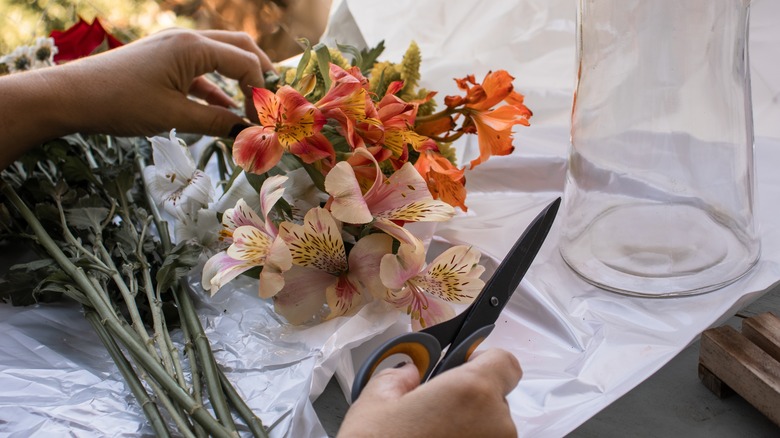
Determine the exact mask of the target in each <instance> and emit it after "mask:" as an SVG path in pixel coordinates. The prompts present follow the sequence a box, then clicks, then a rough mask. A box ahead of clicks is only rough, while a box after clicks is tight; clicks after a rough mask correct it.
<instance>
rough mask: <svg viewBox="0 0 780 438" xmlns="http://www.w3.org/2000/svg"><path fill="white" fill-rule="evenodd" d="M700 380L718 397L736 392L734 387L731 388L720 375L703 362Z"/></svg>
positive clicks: (700, 367)
mask: <svg viewBox="0 0 780 438" xmlns="http://www.w3.org/2000/svg"><path fill="white" fill-rule="evenodd" d="M699 380H701V383H702V384H704V386H706V387H707V389H709V390H710V391H712V393H713V394H715V395H716V396H717V397H718V398H725V397H728V396H730V395H731V394H733V393H734V390H733V389H731V388H729V386H728V385H726V384H725V383H723V380H720V379H719V378H718V376H716V375H715V374H713V373H712V371H710V370H709V369H707V367H705V366H704V365H702V364H699Z"/></svg>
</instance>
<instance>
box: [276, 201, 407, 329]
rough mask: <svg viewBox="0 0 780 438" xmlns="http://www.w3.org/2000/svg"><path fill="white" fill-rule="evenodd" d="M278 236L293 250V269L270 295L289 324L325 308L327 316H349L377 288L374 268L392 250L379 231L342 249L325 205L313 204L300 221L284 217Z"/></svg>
mask: <svg viewBox="0 0 780 438" xmlns="http://www.w3.org/2000/svg"><path fill="white" fill-rule="evenodd" d="M279 235H280V236H281V237H282V238H283V239H284V241H285V242H286V243H287V247H288V248H290V251H291V253H292V260H293V264H294V265H295V266H293V268H292V269H291V270H290V271H289V275H288V277H289V281H288V282H287V283H286V284H285V287H284V289H282V291H281V292H279V293H278V294H277V295H276V296H275V297H274V306H275V308H276V311H277V312H278V313H279V314H281V315H282V316H284V317H285V318H287V320H288V321H290V322H291V323H293V324H300V323H303V322H306V321H307V320H309V319H311V318H312V317H313V316H315V315H316V314H317V313H318V312H320V311H321V310H322V308H323V305H324V304H325V303H327V304H328V307H329V308H330V314H329V315H327V316H326V318H327V319H331V318H335V317H337V316H342V315H351V314H353V313H354V312H356V311H357V309H358V308H359V306H360V305H361V304H362V303H364V302H365V301H366V300H367V299H370V296H371V295H372V294H375V293H376V291H378V290H383V287H382V285H381V282H380V281H379V278H378V277H377V275H376V273H377V272H378V271H379V264H380V262H381V260H382V257H383V256H385V255H387V254H390V253H391V252H392V239H391V238H390V236H387V235H384V234H372V235H369V236H365V237H363V238H362V239H360V240H358V241H357V242H356V243H355V246H353V247H352V250H351V251H350V253H349V257H347V254H346V248H345V246H344V241H343V240H342V238H341V231H340V227H339V226H338V225H337V223H336V221H335V220H334V219H333V217H332V216H331V214H330V213H329V212H328V210H325V209H324V208H320V207H317V208H313V209H311V210H309V212H308V213H306V217H305V218H304V223H303V225H298V224H291V223H289V222H284V223H282V224H281V225H280V229H279Z"/></svg>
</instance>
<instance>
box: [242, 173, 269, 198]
mask: <svg viewBox="0 0 780 438" xmlns="http://www.w3.org/2000/svg"><path fill="white" fill-rule="evenodd" d="M267 179H268V174H267V173H263V174H257V173H251V172H247V173H246V180H247V181H249V185H250V186H252V188H253V189H255V191H257V193H260V188H261V187H262V186H263V183H264V182H265V180H267Z"/></svg>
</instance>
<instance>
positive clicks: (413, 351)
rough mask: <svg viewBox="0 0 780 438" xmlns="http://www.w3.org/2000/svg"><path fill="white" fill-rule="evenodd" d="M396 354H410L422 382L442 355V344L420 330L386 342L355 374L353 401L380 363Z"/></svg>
mask: <svg viewBox="0 0 780 438" xmlns="http://www.w3.org/2000/svg"><path fill="white" fill-rule="evenodd" d="M394 354H405V355H407V356H409V358H410V359H412V362H414V365H415V366H416V367H417V370H418V371H419V372H420V382H424V381H425V380H426V379H427V378H428V376H429V375H430V374H431V371H433V367H434V366H435V365H436V362H438V360H439V357H441V345H439V341H438V340H436V338H435V337H433V336H431V335H429V334H428V333H420V332H415V333H406V334H403V335H401V336H398V337H395V338H393V339H391V340H389V341H387V342H385V343H384V344H382V346H380V347H379V348H377V349H376V350H375V351H374V352H373V353H371V356H369V357H368V359H366V361H365V362H364V363H363V366H361V367H360V369H359V370H358V372H357V374H356V375H355V381H354V383H353V384H352V402H353V403H354V402H355V400H357V398H358V396H360V393H361V391H363V388H365V386H366V384H367V383H368V380H369V379H370V378H371V376H372V375H373V374H374V371H376V368H377V367H378V366H379V364H380V363H382V362H383V361H384V360H385V359H387V358H388V357H390V356H392V355H394Z"/></svg>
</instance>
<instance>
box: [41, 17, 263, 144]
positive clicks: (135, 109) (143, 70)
mask: <svg viewBox="0 0 780 438" xmlns="http://www.w3.org/2000/svg"><path fill="white" fill-rule="evenodd" d="M272 68H273V66H272V65H271V61H270V59H268V57H267V56H266V55H265V53H263V52H262V51H261V50H260V49H259V48H258V47H257V45H256V44H255V42H254V41H253V40H252V39H251V37H249V35H247V34H245V33H242V32H228V31H218V30H209V31H189V30H182V29H175V30H167V31H163V32H160V33H157V34H155V35H152V36H149V37H146V38H142V39H140V40H137V41H135V42H132V43H130V44H127V45H125V46H122V47H120V48H117V49H114V50H109V51H107V52H104V53H101V54H98V55H94V56H89V57H86V58H82V59H80V60H78V61H74V62H70V63H68V64H65V65H62V66H58V67H55V68H53V69H51V70H52V73H53V71H54V70H56V69H60V76H59V77H60V78H62V80H63V81H64V82H66V84H65V87H64V88H63V87H58V88H59V90H55V92H56V93H57V94H62V95H64V96H63V99H64V101H65V103H66V105H65V106H66V107H68V106H69V105H67V102H68V101H69V99H75V101H73V102H72V105H70V106H71V107H75V108H76V110H74V111H72V113H73V114H72V119H71V120H70V121H69V122H68V124H69V126H71V127H72V130H73V131H86V132H100V133H106V134H114V135H151V134H155V133H158V132H163V131H168V130H170V129H172V128H176V129H177V130H179V131H180V132H193V133H202V134H209V135H217V136H226V135H228V133H229V132H230V130H231V128H232V127H233V126H235V125H236V124H240V123H245V122H244V121H243V119H242V118H241V117H240V116H238V115H237V114H235V113H234V112H232V111H230V110H229V109H228V107H230V106H232V105H234V103H233V101H232V100H231V99H230V98H229V97H228V96H227V95H226V94H225V93H224V92H223V91H222V90H221V89H220V88H219V87H217V86H215V85H214V84H212V83H210V82H209V81H208V80H206V79H205V78H204V77H203V76H202V75H203V74H205V73H208V72H212V71H217V72H219V73H221V74H223V75H224V76H227V77H229V78H232V79H236V80H238V82H239V85H240V86H241V89H242V90H243V91H244V94H245V96H248V98H247V99H246V102H245V104H246V105H247V111H246V113H247V114H249V115H250V116H251V117H256V113H255V111H253V110H252V108H253V106H252V101H251V96H252V93H251V87H260V86H262V85H263V83H264V81H263V72H264V71H268V70H271V69H272ZM188 94H190V95H193V96H195V97H199V98H201V99H203V100H205V101H206V102H207V103H208V104H207V105H204V104H202V103H199V102H195V101H193V100H191V99H188V98H187V95H188ZM79 102H81V105H79Z"/></svg>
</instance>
